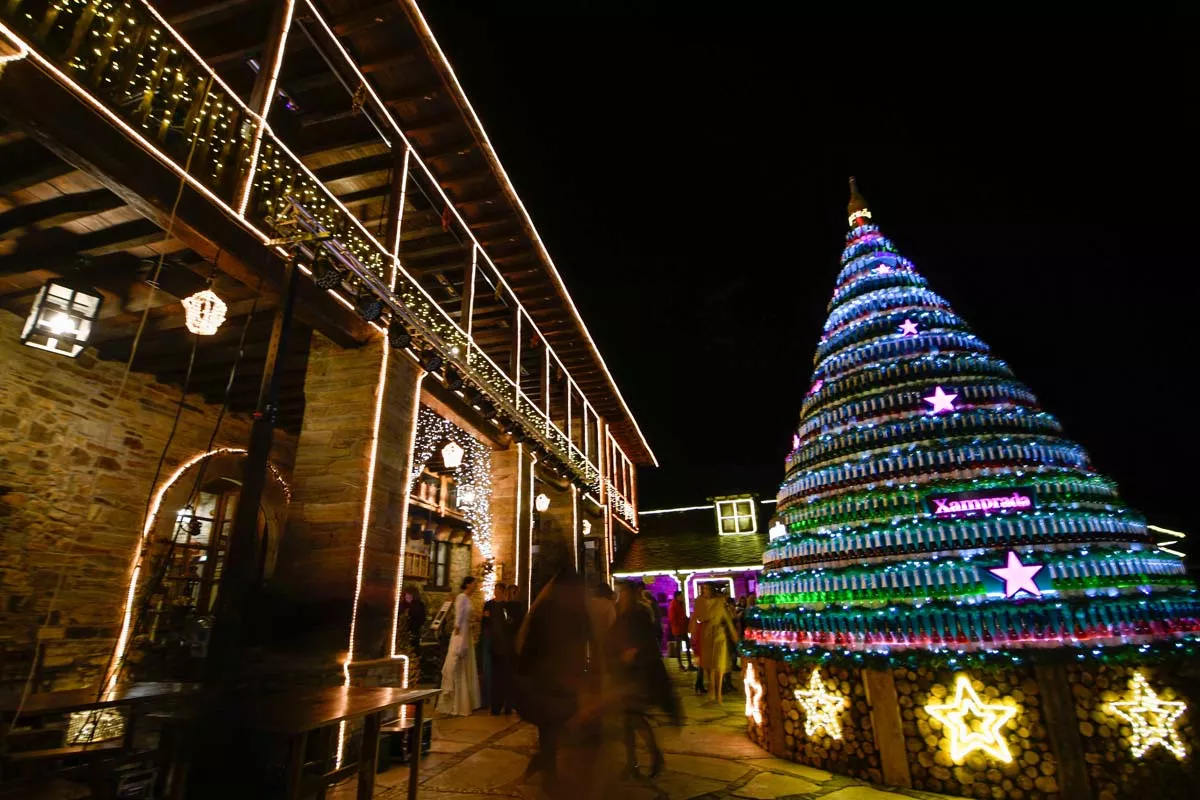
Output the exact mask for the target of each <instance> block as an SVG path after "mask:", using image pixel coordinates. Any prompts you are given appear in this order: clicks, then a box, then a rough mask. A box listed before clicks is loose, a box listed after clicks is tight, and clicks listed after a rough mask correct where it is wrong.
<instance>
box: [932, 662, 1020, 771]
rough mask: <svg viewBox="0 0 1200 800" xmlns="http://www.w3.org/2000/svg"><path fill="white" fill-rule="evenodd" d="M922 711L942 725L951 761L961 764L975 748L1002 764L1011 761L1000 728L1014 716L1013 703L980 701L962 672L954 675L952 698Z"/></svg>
mask: <svg viewBox="0 0 1200 800" xmlns="http://www.w3.org/2000/svg"><path fill="white" fill-rule="evenodd" d="M925 711H926V712H928V714H929V716H931V717H933V718H934V719H936V720H938V721H940V722H941V723H942V725H944V726H945V730H946V736H947V738H948V739H949V740H950V758H951V759H952V760H953V761H954V763H956V764H961V763H962V762H963V760H964V759H966V757H967V756H968V755H970V754H971V753H973V752H975V751H976V750H980V751H982V752H984V753H986V754H987V755H989V756H991V757H992V758H994V759H996V760H997V761H1003V762H1004V763H1006V764H1007V763H1008V762H1010V761H1012V754H1011V753H1010V752H1009V750H1008V742H1007V741H1006V740H1005V738H1004V734H1003V733H1002V732H1001V730H1000V729H1001V728H1003V727H1004V726H1005V725H1006V724H1007V723H1008V721H1009V720H1011V719H1012V718H1013V717H1014V716H1016V714H1017V707H1016V706H1015V705H1012V706H1010V705H1004V704H1003V703H985V702H983V700H981V699H980V697H979V695H978V694H977V693H976V692H975V687H974V686H973V685H972V684H971V679H970V678H969V677H968V676H967V675H966V674H964V673H960V674H958V675H956V676H955V678H954V698H953V699H952V700H951V701H950V702H949V703H930V704H928V705H926V706H925Z"/></svg>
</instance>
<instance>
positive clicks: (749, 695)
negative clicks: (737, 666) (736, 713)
mask: <svg viewBox="0 0 1200 800" xmlns="http://www.w3.org/2000/svg"><path fill="white" fill-rule="evenodd" d="M742 686H743V687H745V689H746V717H747V718H748V719H752V720H754V724H755V725H762V721H763V685H762V684H761V683H759V680H758V673H756V672H755V671H754V663H753V662H751V661H747V662H746V675H745V676H744V677H743V678H742Z"/></svg>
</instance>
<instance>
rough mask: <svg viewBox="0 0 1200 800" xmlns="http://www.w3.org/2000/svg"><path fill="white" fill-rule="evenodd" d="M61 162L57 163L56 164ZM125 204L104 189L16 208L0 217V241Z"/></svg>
mask: <svg viewBox="0 0 1200 800" xmlns="http://www.w3.org/2000/svg"><path fill="white" fill-rule="evenodd" d="M60 163H61V162H60ZM123 205H125V201H123V200H122V199H121V198H119V197H117V196H116V195H115V194H113V193H112V192H110V191H109V190H108V189H95V190H93V191H90V192H77V193H75V194H64V195H59V196H58V197H54V198H51V199H49V200H43V201H42V202H40V203H30V204H28V205H23V206H17V207H15V208H13V209H11V210H9V211H6V212H4V213H3V214H0V239H12V238H15V237H18V236H20V235H21V234H22V233H24V230H23V229H24V228H26V227H28V226H30V225H37V226H38V227H41V228H54V227H57V226H59V225H65V224H67V223H68V222H73V221H75V220H77V219H82V218H84V217H90V216H92V215H94V214H101V213H103V212H105V211H111V210H113V209H114V208H119V207H120V206H123Z"/></svg>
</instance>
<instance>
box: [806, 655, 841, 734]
mask: <svg viewBox="0 0 1200 800" xmlns="http://www.w3.org/2000/svg"><path fill="white" fill-rule="evenodd" d="M796 701H797V702H798V703H800V707H801V708H802V709H804V733H805V734H806V735H807V736H810V737H811V736H815V735H816V733H817V730H818V729H819V728H824V729H825V735H826V736H828V737H829V738H831V739H840V738H842V721H841V714H842V710H843V709H844V708H845V707H846V698H845V697H843V696H842V695H840V694H838V693H837V692H831V691H829V690H828V689H826V688H825V682H824V681H822V680H821V670H819V669H814V670H813V672H812V677H811V678H809V679H808V688H807V689H797V690H796Z"/></svg>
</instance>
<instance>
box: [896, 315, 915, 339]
mask: <svg viewBox="0 0 1200 800" xmlns="http://www.w3.org/2000/svg"><path fill="white" fill-rule="evenodd" d="M900 332H901V333H903V334H904V335H905V336H916V335H917V323H915V322H913V321H912V320H911V319H906V320H904V322H902V323H900Z"/></svg>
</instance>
